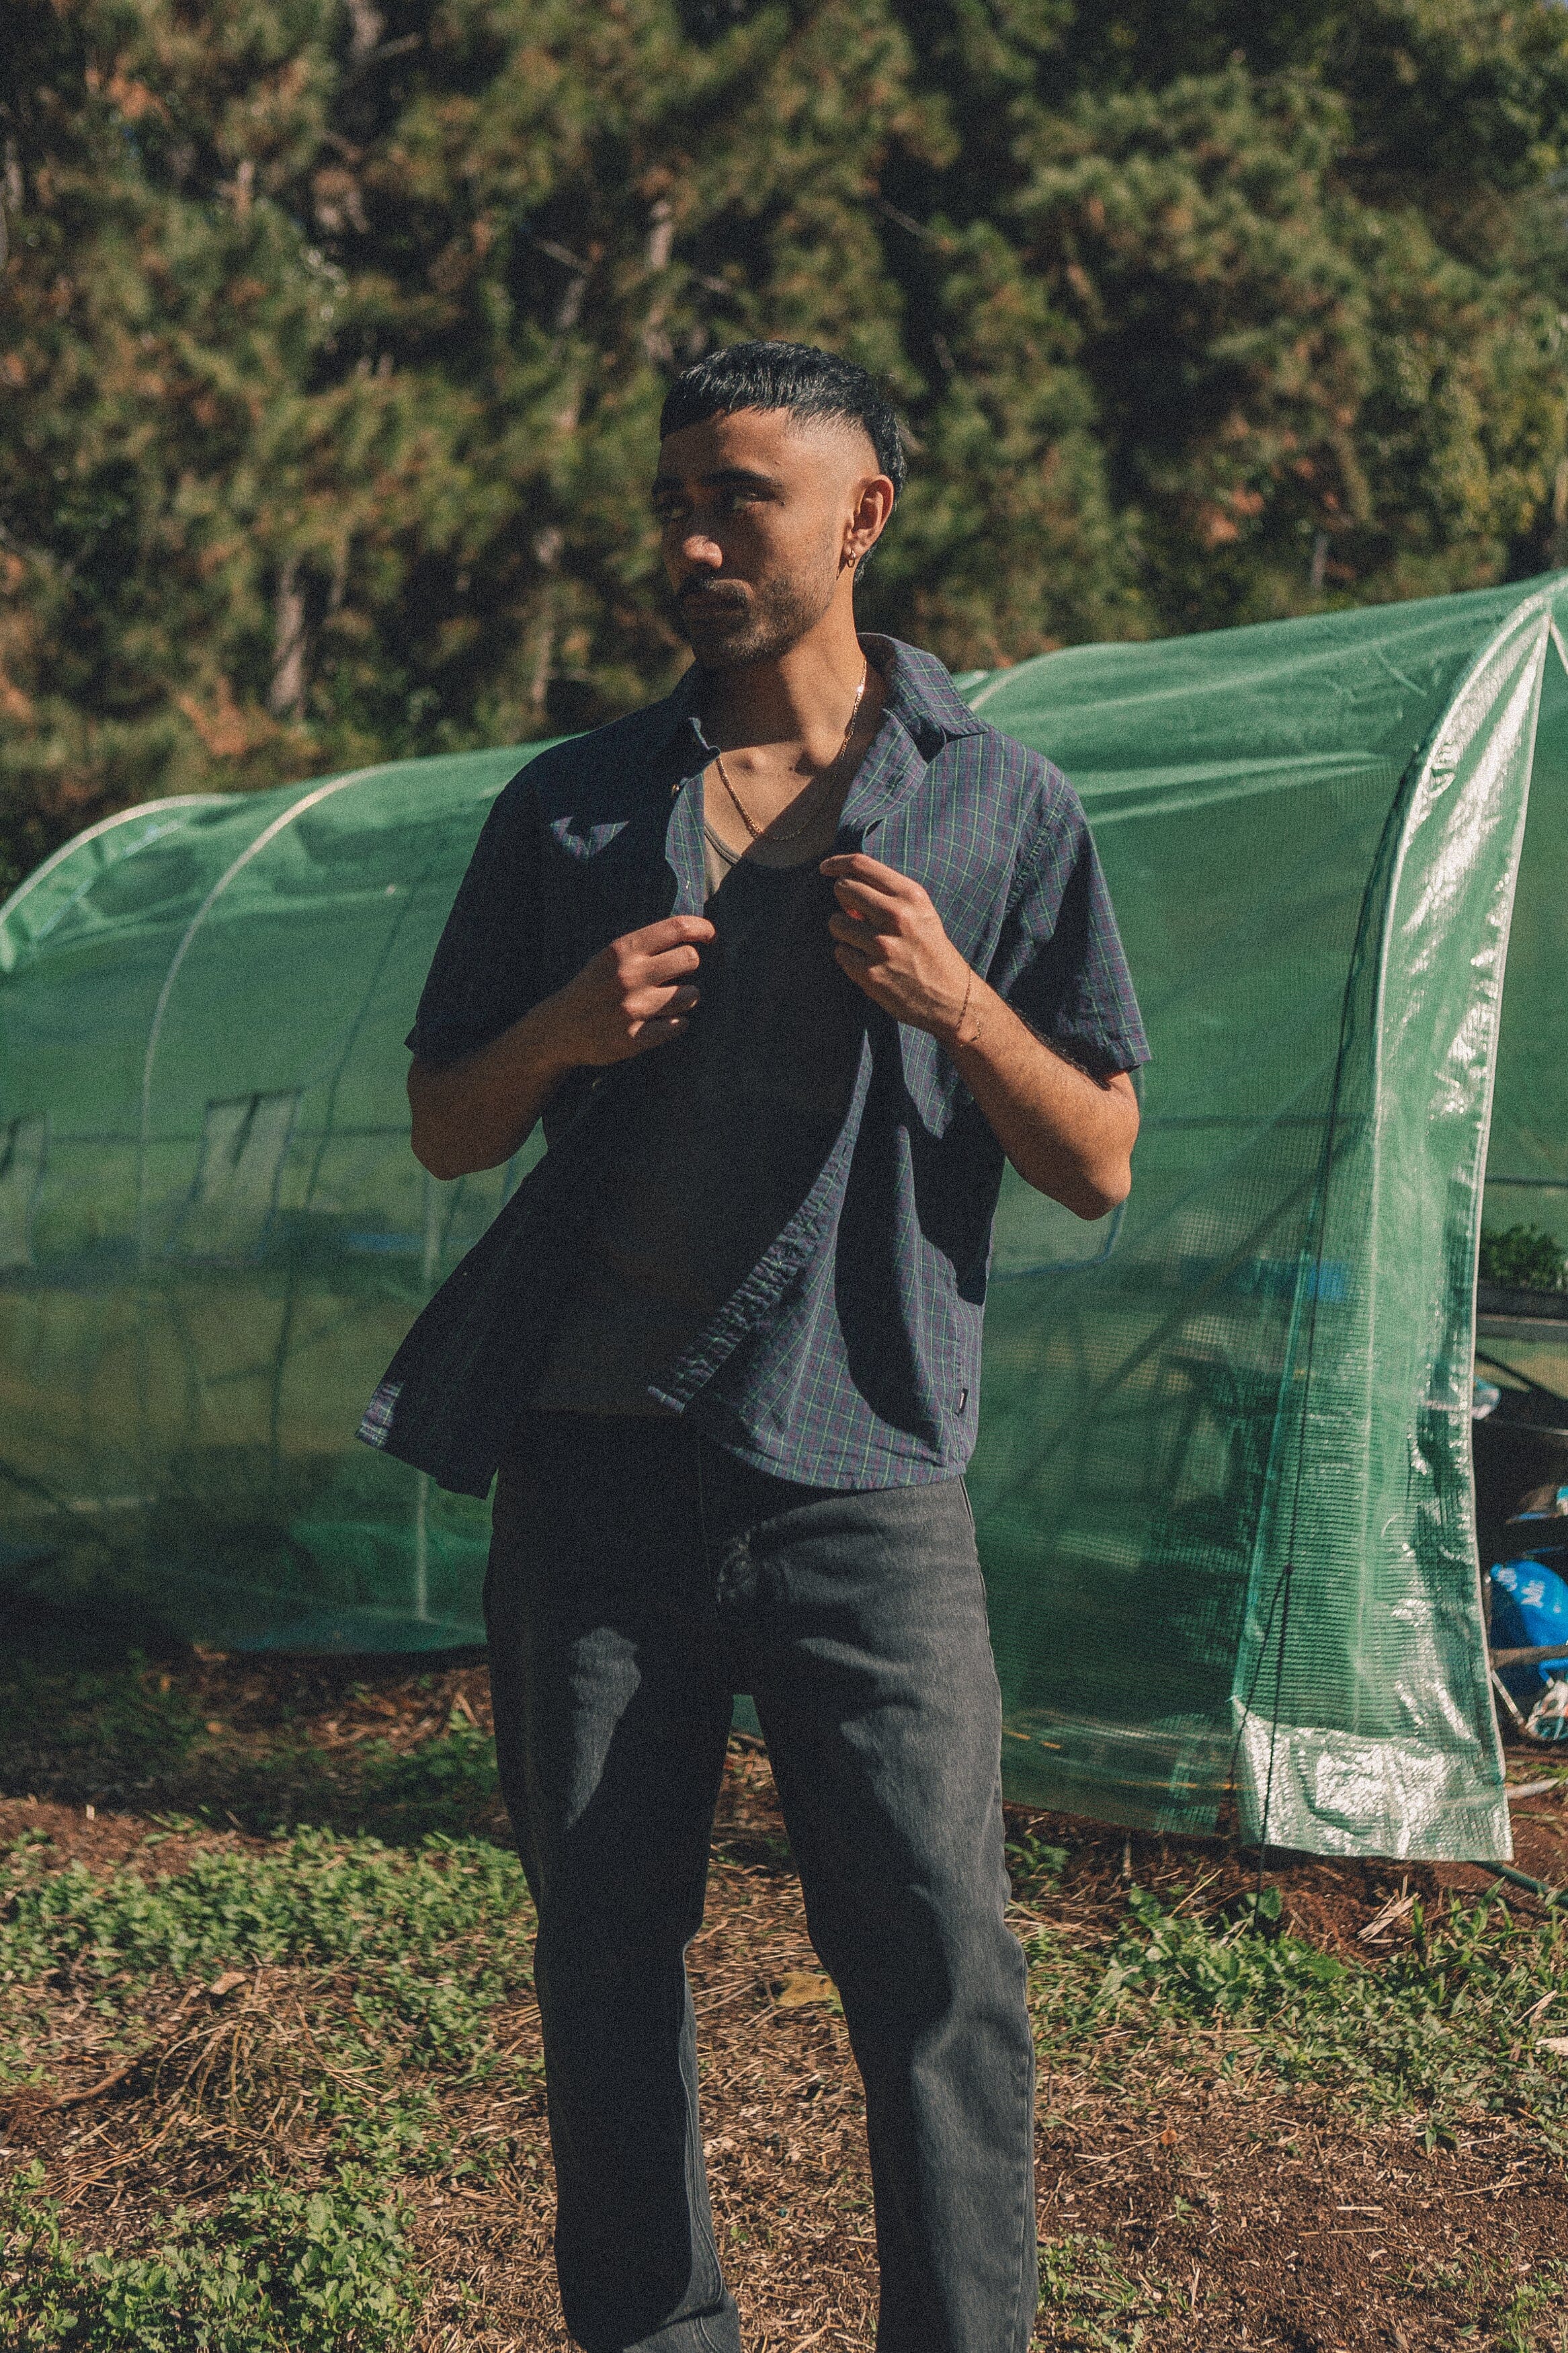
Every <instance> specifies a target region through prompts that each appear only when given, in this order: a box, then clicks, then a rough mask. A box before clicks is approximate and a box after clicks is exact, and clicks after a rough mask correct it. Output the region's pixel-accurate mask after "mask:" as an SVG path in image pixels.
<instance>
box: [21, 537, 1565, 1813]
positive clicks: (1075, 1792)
mask: <svg viewBox="0 0 1568 2353" xmlns="http://www.w3.org/2000/svg"><path fill="white" fill-rule="evenodd" d="M1563 605H1568V581H1559V580H1550V581H1546V582H1543V583H1535V584H1530V585H1527V586H1524V587H1512V588H1508V589H1500V590H1493V591H1487V592H1485V593H1483V594H1481V595H1478V596H1463V597H1449V598H1443V599H1437V600H1433V601H1430V602H1426V603H1422V604H1415V605H1406V606H1394V607H1380V608H1376V609H1373V610H1371V611H1365V612H1359V613H1350V614H1339V615H1332V616H1328V617H1321V618H1316V619H1312V620H1309V621H1298V622H1287V623H1280V624H1278V625H1271V626H1269V627H1267V628H1253V629H1246V630H1236V631H1228V632H1224V633H1216V634H1215V635H1212V636H1207V637H1201V638H1185V639H1180V640H1174V641H1169V642H1163V643H1158V644H1152V645H1141V646H1110V647H1091V648H1085V649H1073V650H1069V651H1067V652H1064V653H1059V654H1055V655H1050V656H1047V657H1046V658H1044V659H1040V660H1037V661H1032V662H1028V663H1025V664H1022V665H1020V666H1019V667H1018V668H1016V669H1014V670H1005V671H999V672H995V673H993V674H991V675H989V676H971V677H968V678H965V679H964V680H963V681H961V684H962V686H963V691H965V692H966V693H968V695H969V696H970V698H971V700H972V701H973V703H974V704H975V706H976V707H977V708H978V709H980V710H982V711H984V714H985V716H986V717H987V718H988V719H990V720H992V721H993V722H994V723H995V724H996V725H998V726H1000V727H1002V728H1004V729H1005V730H1006V731H1008V732H1009V733H1013V734H1015V735H1017V736H1019V737H1021V738H1022V739H1023V740H1024V741H1025V742H1026V743H1029V744H1035V745H1037V747H1038V748H1039V749H1041V750H1042V751H1045V752H1047V753H1048V754H1050V755H1051V756H1052V757H1053V758H1054V759H1056V760H1057V761H1058V764H1059V765H1061V766H1062V767H1064V768H1065V769H1066V770H1067V772H1068V775H1069V776H1071V777H1072V778H1073V780H1074V782H1075V783H1076V784H1077V786H1079V791H1080V792H1081V794H1082V795H1083V797H1084V800H1085V803H1086V806H1087V807H1088V809H1089V816H1090V818H1091V820H1092V822H1093V825H1094V828H1095V833H1096V837H1097V839H1098V840H1099V843H1100V850H1101V854H1102V856H1103V859H1104V861H1105V864H1106V867H1107V870H1108V872H1109V874H1110V882H1111V888H1112V891H1113V892H1114V894H1115V898H1116V902H1117V907H1118V910H1119V913H1120V915H1121V922H1122V926H1123V931H1124V934H1125V937H1126V941H1127V945H1128V950H1129V954H1130V956H1131V962H1132V967H1133V971H1134V974H1135V976H1136V978H1137V981H1138V984H1139V988H1140V993H1141V996H1142V1002H1143V1007H1144V1010H1145V1014H1146V1017H1147V1020H1148V1025H1149V1029H1150V1033H1151V1039H1152V1047H1153V1052H1154V1060H1153V1061H1152V1065H1151V1067H1150V1069H1149V1070H1148V1071H1147V1072H1146V1073H1145V1074H1144V1085H1143V1109H1144V1127H1143V1134H1142V1141H1141V1143H1140V1145H1139V1151H1138V1156H1137V1163H1136V1182H1135V1186H1134V1190H1133V1194H1132V1198H1131V1201H1130V1203H1129V1204H1128V1206H1127V1208H1126V1209H1125V1211H1123V1212H1122V1213H1121V1214H1120V1215H1119V1216H1118V1217H1117V1218H1116V1219H1113V1220H1108V1221H1106V1222H1105V1223H1104V1224H1101V1225H1099V1226H1094V1227H1087V1226H1084V1225H1082V1224H1080V1223H1079V1221H1078V1220H1077V1219H1073V1218H1072V1217H1070V1216H1069V1215H1068V1213H1067V1212H1065V1211H1062V1210H1059V1209H1058V1208H1055V1207H1054V1206H1053V1205H1052V1204H1050V1203H1048V1202H1047V1201H1044V1200H1042V1199H1041V1198H1039V1197H1038V1196H1037V1195H1034V1194H1031V1193H1030V1192H1028V1191H1027V1189H1026V1187H1023V1186H1022V1185H1021V1184H1017V1183H1015V1182H1013V1181H1011V1180H1009V1184H1008V1187H1007V1189H1006V1191H1005V1196H1004V1201H1003V1207H1002V1211H1001V1216H1000V1219H999V1223H998V1230H997V1245H996V1253H995V1261H994V1271H993V1285H992V1293H991V1299H990V1304H989V1308H988V1314H987V1327H986V1328H987V1342H986V1370H985V1393H984V1411H983V1417H982V1435H981V1444H980V1450H979V1452H978V1454H977V1456H976V1459H975V1462H974V1466H973V1474H972V1479H971V1489H972V1493H973V1499H974V1503H975V1507H976V1514H977V1518H978V1522H979V1527H980V1534H981V1544H982V1553H983V1557H984V1562H985V1567H986V1573H987V1578H988V1583H989V1587H990V1592H991V1601H992V1614H993V1628H994V1637H995V1642H996V1649H997V1655H998V1662H999V1665H1000V1669H1001V1673H1002V1680H1003V1688H1004V1693H1005V1701H1006V1711H1007V1738H1006V1740H1005V1752H1006V1778H1007V1783H1008V1787H1009V1788H1010V1790H1011V1791H1012V1792H1013V1794H1015V1795H1016V1796H1017V1797H1019V1798H1023V1799H1032V1800H1034V1801H1037V1802H1040V1803H1052V1804H1057V1805H1060V1806H1063V1807H1067V1808H1070V1809H1073V1810H1078V1811H1080V1812H1084V1813H1089V1814H1092V1815H1096V1816H1100V1817H1102V1818H1104V1819H1107V1820H1116V1821H1122V1822H1126V1823H1129V1824H1140V1825H1146V1826H1150V1827H1162V1828H1168V1829H1173V1830H1176V1829H1184V1830H1206V1829H1212V1828H1213V1827H1214V1826H1215V1822H1216V1820H1219V1819H1221V1817H1222V1815H1223V1813H1224V1810H1225V1807H1226V1796H1227V1792H1230V1791H1234V1793H1235V1798H1236V1803H1237V1810H1238V1815H1239V1820H1240V1823H1241V1826H1242V1827H1243V1829H1244V1830H1245V1831H1247V1833H1248V1834H1249V1835H1257V1834H1258V1831H1260V1830H1261V1829H1262V1828H1263V1827H1264V1825H1265V1821H1266V1822H1267V1831H1268V1837H1269V1839H1270V1840H1272V1841H1276V1842H1279V1843H1281V1844H1288V1845H1293V1846H1299V1847H1303V1848H1307V1849H1310V1850H1315V1851H1320V1852H1343V1853H1391V1854H1402V1855H1410V1856H1426V1857H1440V1856H1486V1855H1498V1856H1501V1855H1505V1854H1506V1853H1507V1852H1508V1825H1507V1814H1506V1809H1505V1806H1504V1803H1503V1799H1502V1796H1501V1778H1502V1777H1501V1770H1500V1757H1499V1752H1498V1746H1497V1740H1496V1733H1495V1728H1494V1725H1493V1719H1492V1713H1491V1706H1490V1702H1489V1694H1488V1690H1487V1681H1486V1672H1485V1662H1484V1640H1483V1632H1482V1621H1481V1613H1480V1600H1479V1577H1478V1569H1477V1561H1476V1553H1475V1539H1474V1528H1473V1510H1472V1504H1471V1492H1470V1477H1469V1453H1468V1447H1469V1424H1468V1403H1469V1380H1470V1366H1471V1352H1472V1346H1473V1315H1474V1268H1475V1253H1476V1241H1477V1233H1478V1228H1479V1216H1480V1208H1481V1201H1482V1191H1483V1179H1484V1180H1486V1182H1487V1183H1488V1184H1489V1187H1490V1193H1489V1211H1488V1214H1489V1219H1491V1221H1493V1222H1497V1223H1511V1222H1515V1221H1517V1220H1518V1219H1521V1218H1523V1219H1531V1220H1533V1221H1535V1222H1538V1223H1543V1224H1549V1225H1555V1226H1556V1227H1557V1229H1558V1230H1560V1231H1565V1239H1568V1230H1565V1229H1568V1055H1565V1053H1564V1044H1565V1042H1568V1041H1565V1039H1564V1034H1563V1032H1564V1024H1563V1018H1562V987H1563V979H1562V976H1563V969H1564V962H1565V951H1568V912H1565V904H1564V893H1563V872H1564V863H1563V851H1564V849H1565V847H1568V843H1565V841H1564V833H1565V829H1568V674H1565V672H1564V667H1563V659H1562V651H1561V640H1560V639H1559V638H1558V636H1557V634H1556V618H1555V617H1556V615H1557V613H1558V610H1559V607H1562V606H1563ZM537 748H538V747H537V746H535V747H530V749H531V750H532V749H537ZM527 756H529V753H528V752H517V751H510V752H507V751H502V752H494V753H480V754H468V755H464V756H460V757H454V758H449V759H444V760H436V761H428V762H422V763H409V764H404V765H398V766H393V767H385V768H380V769H375V770H372V771H368V772H365V773H363V774H361V775H357V776H348V777H335V778H332V779H331V780H329V781H328V782H326V783H324V784H317V785H311V786H295V787H290V788H289V789H288V790H286V791H283V792H279V793H273V794H268V795H262V796H258V797H245V798H237V797H235V798H231V797H218V798H215V799H209V800H197V801H186V802H166V803H162V804H154V805H152V806H148V807H142V808H140V809H136V810H133V811H131V812H128V813H127V814H126V815H125V816H123V817H121V818H117V819H113V820H110V823H109V824H108V825H107V826H103V827H100V828H95V829H94V831H93V833H92V834H91V835H89V836H84V837H83V838H82V839H80V840H79V841H78V842H76V843H73V844H72V845H70V847H69V848H68V849H67V850H66V851H64V852H62V853H61V854H60V855H59V856H58V858H57V859H55V860H51V861H50V863H49V864H48V865H47V867H45V868H44V869H41V870H40V871H39V872H38V874H37V875H36V876H34V877H33V878H32V879H31V880H30V881H28V882H27V883H26V884H24V886H23V888H22V889H21V891H20V892H17V893H16V896H15V897H14V899H13V900H12V901H11V902H10V903H9V904H8V906H7V907H5V909H4V910H0V1565H5V1564H8V1574H9V1576H10V1577H11V1578H12V1579H13V1580H14V1581H22V1582H24V1583H26V1582H30V1583H31V1584H32V1585H34V1586H35V1587H36V1588H37V1589H39V1590H46V1591H51V1592H55V1593H58V1592H60V1591H62V1590H79V1591H80V1592H81V1593H82V1594H83V1595H84V1597H89V1598H90V1597H92V1596H95V1595H102V1596H107V1595H108V1594H110V1592H112V1591H116V1590H119V1591H132V1592H134V1593H136V1594H138V1595H139V1596H142V1598H145V1599H150V1600H152V1601H153V1604H154V1605H155V1606H156V1607H157V1608H158V1609H160V1610H161V1611H162V1612H163V1615H164V1616H165V1617H166V1618H167V1619H169V1620H171V1621H172V1622H173V1623H174V1624H176V1625H177V1626H179V1627H181V1628H183V1629H184V1630H187V1631H189V1632H192V1633H195V1634H197V1635H200V1636H202V1637H205V1639H206V1640H208V1641H216V1642H218V1643H221V1644H228V1645H234V1646H237V1645H240V1644H249V1645H253V1646H265V1645H268V1644H273V1645H278V1646H279V1647H282V1646H288V1647H314V1648H333V1647H337V1648H345V1649H372V1648H384V1649H397V1648H409V1649H412V1648H419V1647H425V1646H436V1645H441V1644H446V1643H450V1642H453V1641H476V1640H478V1639H479V1635H480V1627H479V1584H480V1578H481V1575H482V1568H483V1558H484V1548H485V1542H486V1535H487V1529H486V1518H487V1514H486V1513H485V1511H484V1509H483V1508H482V1507H481V1506H478V1505H475V1504H471V1503H468V1502H466V1501H464V1500H462V1499H459V1498H455V1497H450V1496H447V1495H445V1494H442V1493H439V1492H438V1491H436V1490H434V1489H432V1488H430V1487H429V1485H428V1482H425V1481H422V1480H421V1479H420V1478H419V1477H417V1476H416V1474H415V1473H413V1472H409V1471H407V1470H405V1468H404V1467H403V1466H402V1465H399V1464H397V1463H395V1462H394V1461H390V1460H389V1459H387V1458H386V1457H384V1456H381V1455H377V1454H375V1453H374V1452H372V1451H369V1450H367V1449H364V1448H363V1447H359V1446H356V1445H355V1444H354V1443H353V1427H354V1423H355V1419H356V1418H357V1415H358V1412H359V1410H360V1408H361V1407H362V1405H363V1399H364V1398H365V1397H366V1396H367V1395H368V1394H369V1392H370V1390H371V1388H373V1387H374V1383H375V1381H376V1379H377V1378H378V1377H379V1376H380V1374H381V1372H382V1370H383V1368H384V1365H385V1362H386V1360H387V1358H388V1357H389V1356H390V1355H391V1353H392V1351H393V1348H394V1346H395V1344H396V1342H397V1340H398V1339H399V1338H400V1337H401V1335H402V1333H403V1331H404V1330H405V1327H406V1325H407V1324H408V1322H409V1321H410V1320H411V1318H412V1316H413V1314H415V1312H416V1309H417V1307H418V1306H419V1305H420V1304H421V1303H422V1302H423V1301H424V1300H425V1299H426V1297H427V1296H428V1295H429V1293H430V1291H431V1289H432V1288H433V1287H434V1285H435V1284H436V1283H437V1282H438V1281H439V1280H440V1279H442V1278H443V1277H444V1276H445V1275H446V1274H447V1272H449V1271H450V1270H451V1268H452V1266H453V1265H454V1264H455V1263H456V1262H457V1260H458V1258H459V1257H460V1256H461V1254H462V1252H463V1250H465V1249H466V1248H467V1247H468V1244H469V1243H470V1242H471V1241H472V1240H474V1239H475V1238H476V1237H477V1235H478V1234H479V1232H480V1231H482V1229H483V1228H484V1226H485V1225H486V1224H487V1223H488V1221H489V1219H490V1218H491V1217H492V1216H493V1215H494V1214H495V1212H496V1210H497V1208H499V1207H500V1203H501V1201H502V1200H503V1199H504V1198H505V1196H506V1192H507V1190H508V1188H509V1187H510V1185H511V1184H512V1183H514V1182H515V1181H516V1177H517V1175H518V1174H519V1164H514V1165H513V1166H511V1167H510V1168H509V1169H508V1170H506V1171H504V1172H498V1173H497V1174H496V1175H493V1176H488V1177H484V1178H480V1179H466V1180H464V1181H463V1182H461V1183H459V1184H457V1185H451V1186H447V1185H438V1184H436V1183H435V1182H433V1181H432V1180H431V1179H429V1178H427V1177H426V1176H423V1175H422V1173H421V1171H420V1170H419V1168H418V1167H417V1166H416V1163H415V1162H414V1160H413V1158H412V1156H411V1155H410V1154H409V1152H408V1148H407V1115H406V1108H405V1098H404V1092H403V1078H404V1072H405V1065H406V1057H405V1053H404V1050H403V1046H402V1039H403V1035H404V1032H405V1029H406V1028H407V1026H408V1022H409V1019H410V1017H411V1013H412V1008H413V1006H414V1003H415V1000H416V997H417V994H418V989H419V986H420V983H421V980H422V978H423V976H424V973H425V969H426V965H427V963H428V960H429V956H430V954H431V951H432V948H433V946H434V944H435V940H436V937H437V933H438V931H439V928H440V925H441V923H442V920H443V918H444V916H445V913H446V910H447V906H448V904H449V903H450V901H451V898H452V895H453V892H455V890H456V887H457V883H458V878H459V876H460V874H461V872H462V870H463V867H464V864H465V863H466V860H467V858H468V852H469V850H470V849H471V848H472V845H473V842H474V839H475V838H476V837H477V834H478V832H479V826H480V824H481V823H482V821H483V818H484V816H485V813H486V811H487V809H488V807H489V803H490V801H491V800H492V799H493V797H494V795H495V794H496V792H497V791H498V790H499V789H500V786H501V785H502V784H503V783H504V781H505V780H506V778H507V777H508V776H510V775H511V774H512V773H513V771H514V770H515V768H516V767H517V765H519V763H520V761H521V760H522V759H524V758H526V757H527ZM1532 780H1533V796H1532V794H1531V786H1532ZM1527 808H1528V821H1527ZM1521 844H1522V860H1521ZM1516 884H1517V910H1518V912H1517V918H1516V921H1515V923H1514V939H1513V946H1512V953H1511V956H1510V964H1509V979H1508V991H1507V1001H1506V1013H1505V1012H1504V1006H1503V963H1504V955H1505V952H1506V951H1507V947H1508V938H1509V924H1510V911H1512V910H1513V908H1514V906H1515V897H1516ZM1494 1088H1495V1101H1494ZM1489 1131H1490V1136H1491V1147H1490V1158H1488V1134H1489ZM533 1149H537V1146H531V1147H530V1150H533Z"/></svg>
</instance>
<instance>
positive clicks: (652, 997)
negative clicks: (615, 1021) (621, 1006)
mask: <svg viewBox="0 0 1568 2353" xmlns="http://www.w3.org/2000/svg"><path fill="white" fill-rule="evenodd" d="M697 996H698V992H697V990H696V989H694V988H635V989H633V991H632V993H631V995H630V996H629V997H627V998H626V1018H627V1019H628V1020H629V1021H658V1020H661V1019H663V1018H665V1016H666V1015H668V1014H672V1013H689V1012H690V1011H691V1008H692V1007H693V1006H694V1005H695V1004H696V1002H697Z"/></svg>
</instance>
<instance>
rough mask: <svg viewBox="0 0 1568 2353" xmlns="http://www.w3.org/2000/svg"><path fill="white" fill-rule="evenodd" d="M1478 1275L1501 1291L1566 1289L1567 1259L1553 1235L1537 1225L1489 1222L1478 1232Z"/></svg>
mask: <svg viewBox="0 0 1568 2353" xmlns="http://www.w3.org/2000/svg"><path fill="white" fill-rule="evenodd" d="M1480 1276H1481V1281H1482V1282H1495V1283H1496V1284H1497V1285H1498V1286H1499V1288H1500V1290H1504V1291H1568V1259H1565V1258H1564V1257H1563V1245H1562V1243H1561V1242H1560V1241H1558V1240H1557V1239H1556V1236H1555V1235H1553V1234H1549V1233H1546V1232H1545V1231H1543V1229H1542V1228H1541V1227H1540V1226H1504V1227H1502V1228H1500V1229H1499V1228H1496V1227H1488V1228H1486V1229H1484V1231H1483V1232H1482V1235H1481V1262H1480Z"/></svg>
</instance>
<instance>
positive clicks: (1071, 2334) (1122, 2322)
mask: <svg viewBox="0 0 1568 2353" xmlns="http://www.w3.org/2000/svg"><path fill="white" fill-rule="evenodd" d="M1156 2306H1157V2298H1155V2297H1153V2296H1152V2295H1150V2293H1149V2291H1148V2289H1147V2288H1146V2287H1141V2286H1138V2285H1136V2284H1134V2283H1133V2282H1132V2281H1131V2280H1130V2279H1129V2278H1128V2276H1127V2274H1126V2273H1125V2271H1124V2270H1123V2269H1122V2267H1121V2263H1119V2262H1118V2261H1117V2257H1116V2249H1115V2247H1114V2245H1113V2244H1112V2242H1111V2241H1110V2240H1109V2239H1096V2238H1090V2237H1089V2236H1088V2235H1087V2234H1086V2233H1085V2232H1069V2233H1068V2235H1067V2236H1066V2237H1065V2238H1060V2239H1047V2240H1046V2241H1045V2242H1043V2243H1042V2245H1041V2248H1040V2326H1039V2333H1038V2335H1037V2338H1036V2342H1037V2344H1039V2345H1044V2346H1050V2345H1071V2346H1079V2347H1082V2348H1085V2353H1137V2348H1139V2347H1140V2346H1142V2345H1144V2344H1146V2343H1147V2341H1148V2338H1147V2335H1146V2332H1145V2330H1144V2327H1143V2323H1144V2321H1145V2320H1149V2319H1152V2318H1153V2316H1154V2312H1155V2308H1156Z"/></svg>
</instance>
